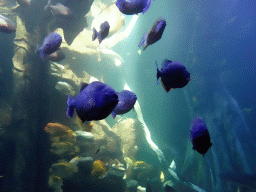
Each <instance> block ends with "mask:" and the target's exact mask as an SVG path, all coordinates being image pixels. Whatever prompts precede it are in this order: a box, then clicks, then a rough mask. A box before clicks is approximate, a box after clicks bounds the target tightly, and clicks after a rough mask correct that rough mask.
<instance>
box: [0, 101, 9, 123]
mask: <svg viewBox="0 0 256 192" xmlns="http://www.w3.org/2000/svg"><path fill="white" fill-rule="evenodd" d="M11 113H12V107H11V106H10V105H9V103H8V102H7V101H5V100H4V99H3V98H1V99H0V117H1V118H0V126H7V125H10V123H11V120H12V116H11Z"/></svg>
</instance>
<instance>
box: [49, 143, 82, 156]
mask: <svg viewBox="0 0 256 192" xmlns="http://www.w3.org/2000/svg"><path fill="white" fill-rule="evenodd" d="M50 151H51V152H52V153H55V154H57V155H60V156H61V155H73V154H75V153H78V152H79V151H80V149H79V147H78V146H76V145H74V144H73V143H70V142H59V143H52V145H51V149H50Z"/></svg>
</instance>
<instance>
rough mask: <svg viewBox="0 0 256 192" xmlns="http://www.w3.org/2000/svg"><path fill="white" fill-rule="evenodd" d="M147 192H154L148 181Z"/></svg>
mask: <svg viewBox="0 0 256 192" xmlns="http://www.w3.org/2000/svg"><path fill="white" fill-rule="evenodd" d="M146 192H153V191H152V187H151V185H150V183H149V182H148V181H147V185H146Z"/></svg>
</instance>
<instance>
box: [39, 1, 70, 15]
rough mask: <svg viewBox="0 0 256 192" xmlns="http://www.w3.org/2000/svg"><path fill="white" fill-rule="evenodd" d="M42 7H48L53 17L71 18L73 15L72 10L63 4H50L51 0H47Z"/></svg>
mask: <svg viewBox="0 0 256 192" xmlns="http://www.w3.org/2000/svg"><path fill="white" fill-rule="evenodd" d="M44 9H45V10H47V9H50V10H51V12H52V15H53V16H54V17H63V18H66V19H68V18H73V17H74V16H75V14H74V13H73V11H72V10H71V9H70V8H68V7H66V6H64V5H63V4H62V3H57V4H56V5H51V0H49V1H48V4H47V5H46V6H45V8H44Z"/></svg>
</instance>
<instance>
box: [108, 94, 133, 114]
mask: <svg viewBox="0 0 256 192" xmlns="http://www.w3.org/2000/svg"><path fill="white" fill-rule="evenodd" d="M117 95H118V100H119V101H118V104H117V106H116V107H115V109H114V110H113V111H112V113H111V114H112V117H113V118H114V119H115V117H116V115H122V114H125V113H128V112H129V111H130V110H131V109H132V108H133V107H134V104H135V102H136V101H137V96H136V94H135V93H133V92H132V91H128V90H123V91H121V92H119V93H117Z"/></svg>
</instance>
